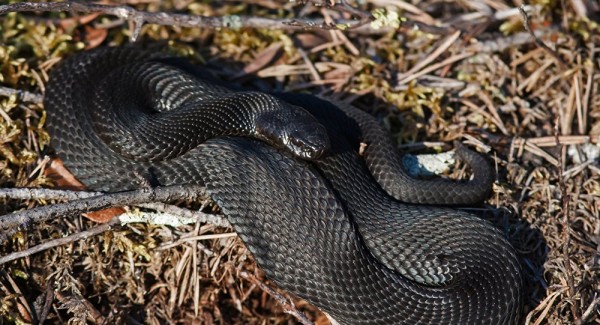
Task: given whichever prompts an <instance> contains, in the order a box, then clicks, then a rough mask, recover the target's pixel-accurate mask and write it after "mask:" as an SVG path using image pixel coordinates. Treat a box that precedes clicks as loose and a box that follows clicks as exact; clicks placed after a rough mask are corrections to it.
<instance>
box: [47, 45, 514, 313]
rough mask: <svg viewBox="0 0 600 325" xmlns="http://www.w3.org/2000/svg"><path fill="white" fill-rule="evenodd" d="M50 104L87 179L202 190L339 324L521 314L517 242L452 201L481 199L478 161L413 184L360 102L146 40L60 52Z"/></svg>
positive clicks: (56, 139)
mask: <svg viewBox="0 0 600 325" xmlns="http://www.w3.org/2000/svg"><path fill="white" fill-rule="evenodd" d="M44 106H45V109H46V112H47V128H48V131H49V133H50V135H51V144H52V147H53V148H54V150H55V151H56V153H57V155H58V156H59V157H60V158H61V159H62V160H63V163H64V165H65V166H66V167H67V168H68V169H69V170H70V171H71V172H72V173H73V174H74V175H75V176H76V177H77V178H78V179H79V180H80V181H82V182H83V183H84V184H85V185H86V186H87V187H88V188H90V189H93V190H100V191H107V192H117V191H125V190H131V189H136V188H140V187H143V186H148V185H147V184H146V185H144V184H145V183H148V182H147V180H151V182H150V183H152V184H154V185H158V186H167V185H173V184H198V185H202V186H204V187H205V188H206V191H207V193H208V194H209V195H210V197H211V198H212V200H213V201H214V202H215V203H216V204H217V205H218V206H219V207H220V209H221V210H222V212H223V214H224V215H226V216H227V218H228V220H229V221H230V223H231V224H232V226H233V228H234V230H235V231H236V232H237V233H238V235H239V237H240V238H241V239H242V240H243V242H244V244H245V245H246V246H247V247H248V249H249V250H250V252H251V253H252V255H253V256H254V258H255V260H256V262H257V264H258V265H259V267H260V268H261V269H262V270H263V271H264V272H265V274H266V276H267V278H269V279H270V280H272V281H273V282H274V283H275V284H276V285H277V286H278V287H279V288H281V289H283V290H285V291H287V292H289V293H292V294H293V295H295V296H298V297H301V298H303V299H306V300H307V301H308V302H310V303H311V304H313V305H315V306H316V307H318V308H319V309H320V310H322V311H323V312H325V313H326V314H327V315H328V316H329V317H330V318H331V319H333V320H335V321H336V322H337V323H339V324H514V323H515V322H517V321H518V319H519V317H520V310H521V308H522V303H523V301H522V300H523V285H524V284H523V279H522V274H521V272H522V271H521V267H520V263H519V260H518V258H517V255H516V253H515V250H514V248H513V247H512V246H511V244H510V243H509V241H508V240H507V239H506V238H505V235H504V234H503V232H502V231H500V230H499V229H498V228H496V227H495V226H493V225H492V224H491V223H490V222H488V221H486V220H484V219H481V218H479V217H477V216H475V215H472V214H470V213H468V212H465V211H464V210H460V209H456V208H454V207H453V205H468V204H472V203H474V202H477V201H479V200H482V199H484V198H485V197H484V196H485V195H487V193H489V189H488V188H487V187H490V186H491V183H490V181H491V180H493V176H490V175H493V173H492V172H491V167H489V163H487V160H486V159H485V157H483V155H481V154H478V153H475V152H473V151H471V150H469V149H466V148H463V147H459V148H458V149H457V153H458V154H459V155H460V157H462V158H463V159H465V160H466V161H467V163H468V164H469V165H470V166H471V168H472V169H473V171H474V174H475V177H474V178H473V179H472V180H470V181H465V182H463V183H461V182H458V181H449V180H445V179H429V180H425V179H413V178H411V177H409V176H407V174H406V172H404V171H403V168H402V166H401V163H399V162H398V160H399V157H400V156H399V155H400V154H399V153H397V150H396V149H395V146H394V144H393V142H392V140H391V137H390V136H389V133H388V132H387V131H386V130H385V129H384V128H383V127H382V126H380V125H379V123H378V121H377V119H376V118H374V117H373V116H371V115H370V114H368V113H366V112H364V111H362V110H359V109H358V108H354V107H350V106H349V105H342V104H339V103H336V102H334V101H328V100H325V99H323V98H319V97H317V96H314V95H312V94H302V93H286V92H280V93H276V92H274V93H266V92H260V91H255V90H246V89H237V88H235V87H228V85H227V84H220V83H218V82H216V81H214V79H211V77H210V76H206V71H204V70H202V69H199V68H197V67H196V66H195V65H193V64H191V63H189V62H187V61H185V60H184V59H182V58H179V57H176V56H174V55H173V54H170V53H167V52H164V51H156V50H147V49H144V48H141V47H140V46H121V47H106V48H99V49H95V50H90V51H84V52H81V53H78V54H76V55H72V56H70V57H68V58H66V59H65V60H63V61H62V62H60V63H59V64H58V66H57V67H54V68H53V69H52V71H51V73H50V78H49V82H48V84H47V87H46V93H45V98H44ZM361 143H366V144H367V149H366V150H365V151H364V152H362V153H361V152H359V150H358V147H359V146H360V144H361ZM486 164H487V165H486ZM486 166H487V167H486ZM144 180H146V182H144Z"/></svg>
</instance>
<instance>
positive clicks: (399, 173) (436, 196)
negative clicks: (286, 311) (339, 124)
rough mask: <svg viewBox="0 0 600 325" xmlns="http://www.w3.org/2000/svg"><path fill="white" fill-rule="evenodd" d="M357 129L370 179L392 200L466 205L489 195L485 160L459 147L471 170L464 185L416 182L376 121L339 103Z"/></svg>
mask: <svg viewBox="0 0 600 325" xmlns="http://www.w3.org/2000/svg"><path fill="white" fill-rule="evenodd" d="M338 107H340V108H341V109H342V110H343V111H344V112H345V113H346V114H347V115H348V116H349V117H351V118H352V119H353V120H355V121H356V123H357V124H358V126H359V128H360V140H361V141H362V142H364V143H365V144H366V145H367V146H366V148H365V150H364V154H363V157H364V159H365V162H366V164H367V167H368V168H369V171H370V172H371V174H372V175H373V177H374V178H375V179H376V180H377V182H378V183H379V185H381V187H382V188H383V189H384V190H385V191H386V192H387V193H388V194H389V195H391V196H392V197H394V198H396V199H397V200H400V201H403V202H407V203H420V204H436V205H467V204H476V203H479V202H482V201H483V200H485V199H486V198H488V197H489V196H490V193H491V189H492V183H493V182H494V177H495V173H494V170H493V168H492V166H491V164H490V162H489V161H488V159H486V157H484V156H483V155H481V154H479V153H477V152H474V151H471V150H469V149H467V148H465V147H464V146H462V145H460V144H458V146H457V147H456V154H457V155H458V156H459V157H460V158H461V159H462V160H464V161H465V162H467V164H468V165H469V166H470V167H471V168H472V169H473V174H474V177H473V179H472V180H470V181H467V182H456V181H451V180H447V179H442V178H436V179H416V178H413V177H411V176H410V175H408V174H407V173H406V171H405V170H404V169H403V166H402V157H401V155H400V153H399V152H398V150H397V149H396V147H395V146H394V142H393V141H392V139H391V137H390V134H389V133H388V132H387V131H386V130H384V129H383V128H382V127H381V125H379V123H378V122H377V120H376V119H375V118H374V117H373V116H371V115H369V114H367V113H366V112H364V111H361V110H359V109H357V108H354V107H352V106H349V105H344V104H338Z"/></svg>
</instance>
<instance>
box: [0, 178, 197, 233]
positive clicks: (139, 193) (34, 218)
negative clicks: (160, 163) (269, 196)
mask: <svg viewBox="0 0 600 325" xmlns="http://www.w3.org/2000/svg"><path fill="white" fill-rule="evenodd" d="M201 196H205V188H204V187H202V186H197V185H176V186H167V187H156V188H144V189H141V190H134V191H127V192H120V193H111V194H105V195H102V196H94V197H90V198H83V199H78V200H74V201H71V202H67V203H57V204H53V205H48V206H42V207H38V208H34V209H29V210H25V211H19V212H15V213H12V214H9V215H6V216H2V217H1V218H0V230H2V233H0V242H1V241H4V240H6V239H7V238H8V236H11V235H12V234H14V232H15V231H16V230H15V229H16V228H18V227H19V226H22V225H27V224H29V223H31V222H41V221H45V220H49V219H53V218H57V217H60V216H65V215H73V214H77V213H84V212H89V211H94V210H100V209H104V208H108V207H112V206H121V205H135V204H140V203H147V202H167V201H173V200H179V199H189V198H197V197H201Z"/></svg>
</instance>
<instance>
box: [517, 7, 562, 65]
mask: <svg viewBox="0 0 600 325" xmlns="http://www.w3.org/2000/svg"><path fill="white" fill-rule="evenodd" d="M519 12H520V13H521V18H522V19H523V26H524V27H525V29H526V30H527V32H528V33H529V34H530V35H531V37H532V38H533V40H534V42H535V45H537V46H538V47H540V48H541V49H543V50H544V51H545V52H546V53H548V54H550V55H551V56H552V57H553V58H554V59H555V60H556V62H558V65H559V66H560V68H561V69H562V70H567V68H568V64H567V63H566V62H565V60H563V59H562V58H561V57H560V56H559V55H558V53H556V51H554V50H553V49H551V48H550V47H549V46H548V45H546V43H544V42H542V41H541V40H540V39H539V38H538V37H537V36H536V35H535V33H534V32H533V29H532V28H531V24H530V22H529V16H528V15H527V12H526V11H525V8H524V7H523V6H520V7H519Z"/></svg>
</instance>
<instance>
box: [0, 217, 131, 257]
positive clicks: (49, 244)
mask: <svg viewBox="0 0 600 325" xmlns="http://www.w3.org/2000/svg"><path fill="white" fill-rule="evenodd" d="M120 223H121V222H120V220H119V219H118V218H114V219H112V220H111V221H109V222H107V223H103V224H101V225H98V226H96V227H94V228H92V229H89V230H84V231H81V232H78V233H76V234H73V235H70V236H67V237H62V238H58V239H54V240H51V241H48V242H45V243H43V244H40V245H37V246H33V247H31V248H29V249H26V250H24V251H19V252H15V253H12V254H8V255H6V256H0V265H2V264H5V263H8V262H10V261H14V260H17V259H20V258H23V257H27V256H31V255H33V254H35V253H39V252H42V251H45V250H47V249H50V248H53V247H57V246H62V245H66V244H69V243H72V242H75V241H78V240H81V239H86V238H88V237H91V236H95V235H98V234H101V233H103V232H105V231H107V230H110V229H111V228H112V227H114V226H117V225H119V224H120Z"/></svg>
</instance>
